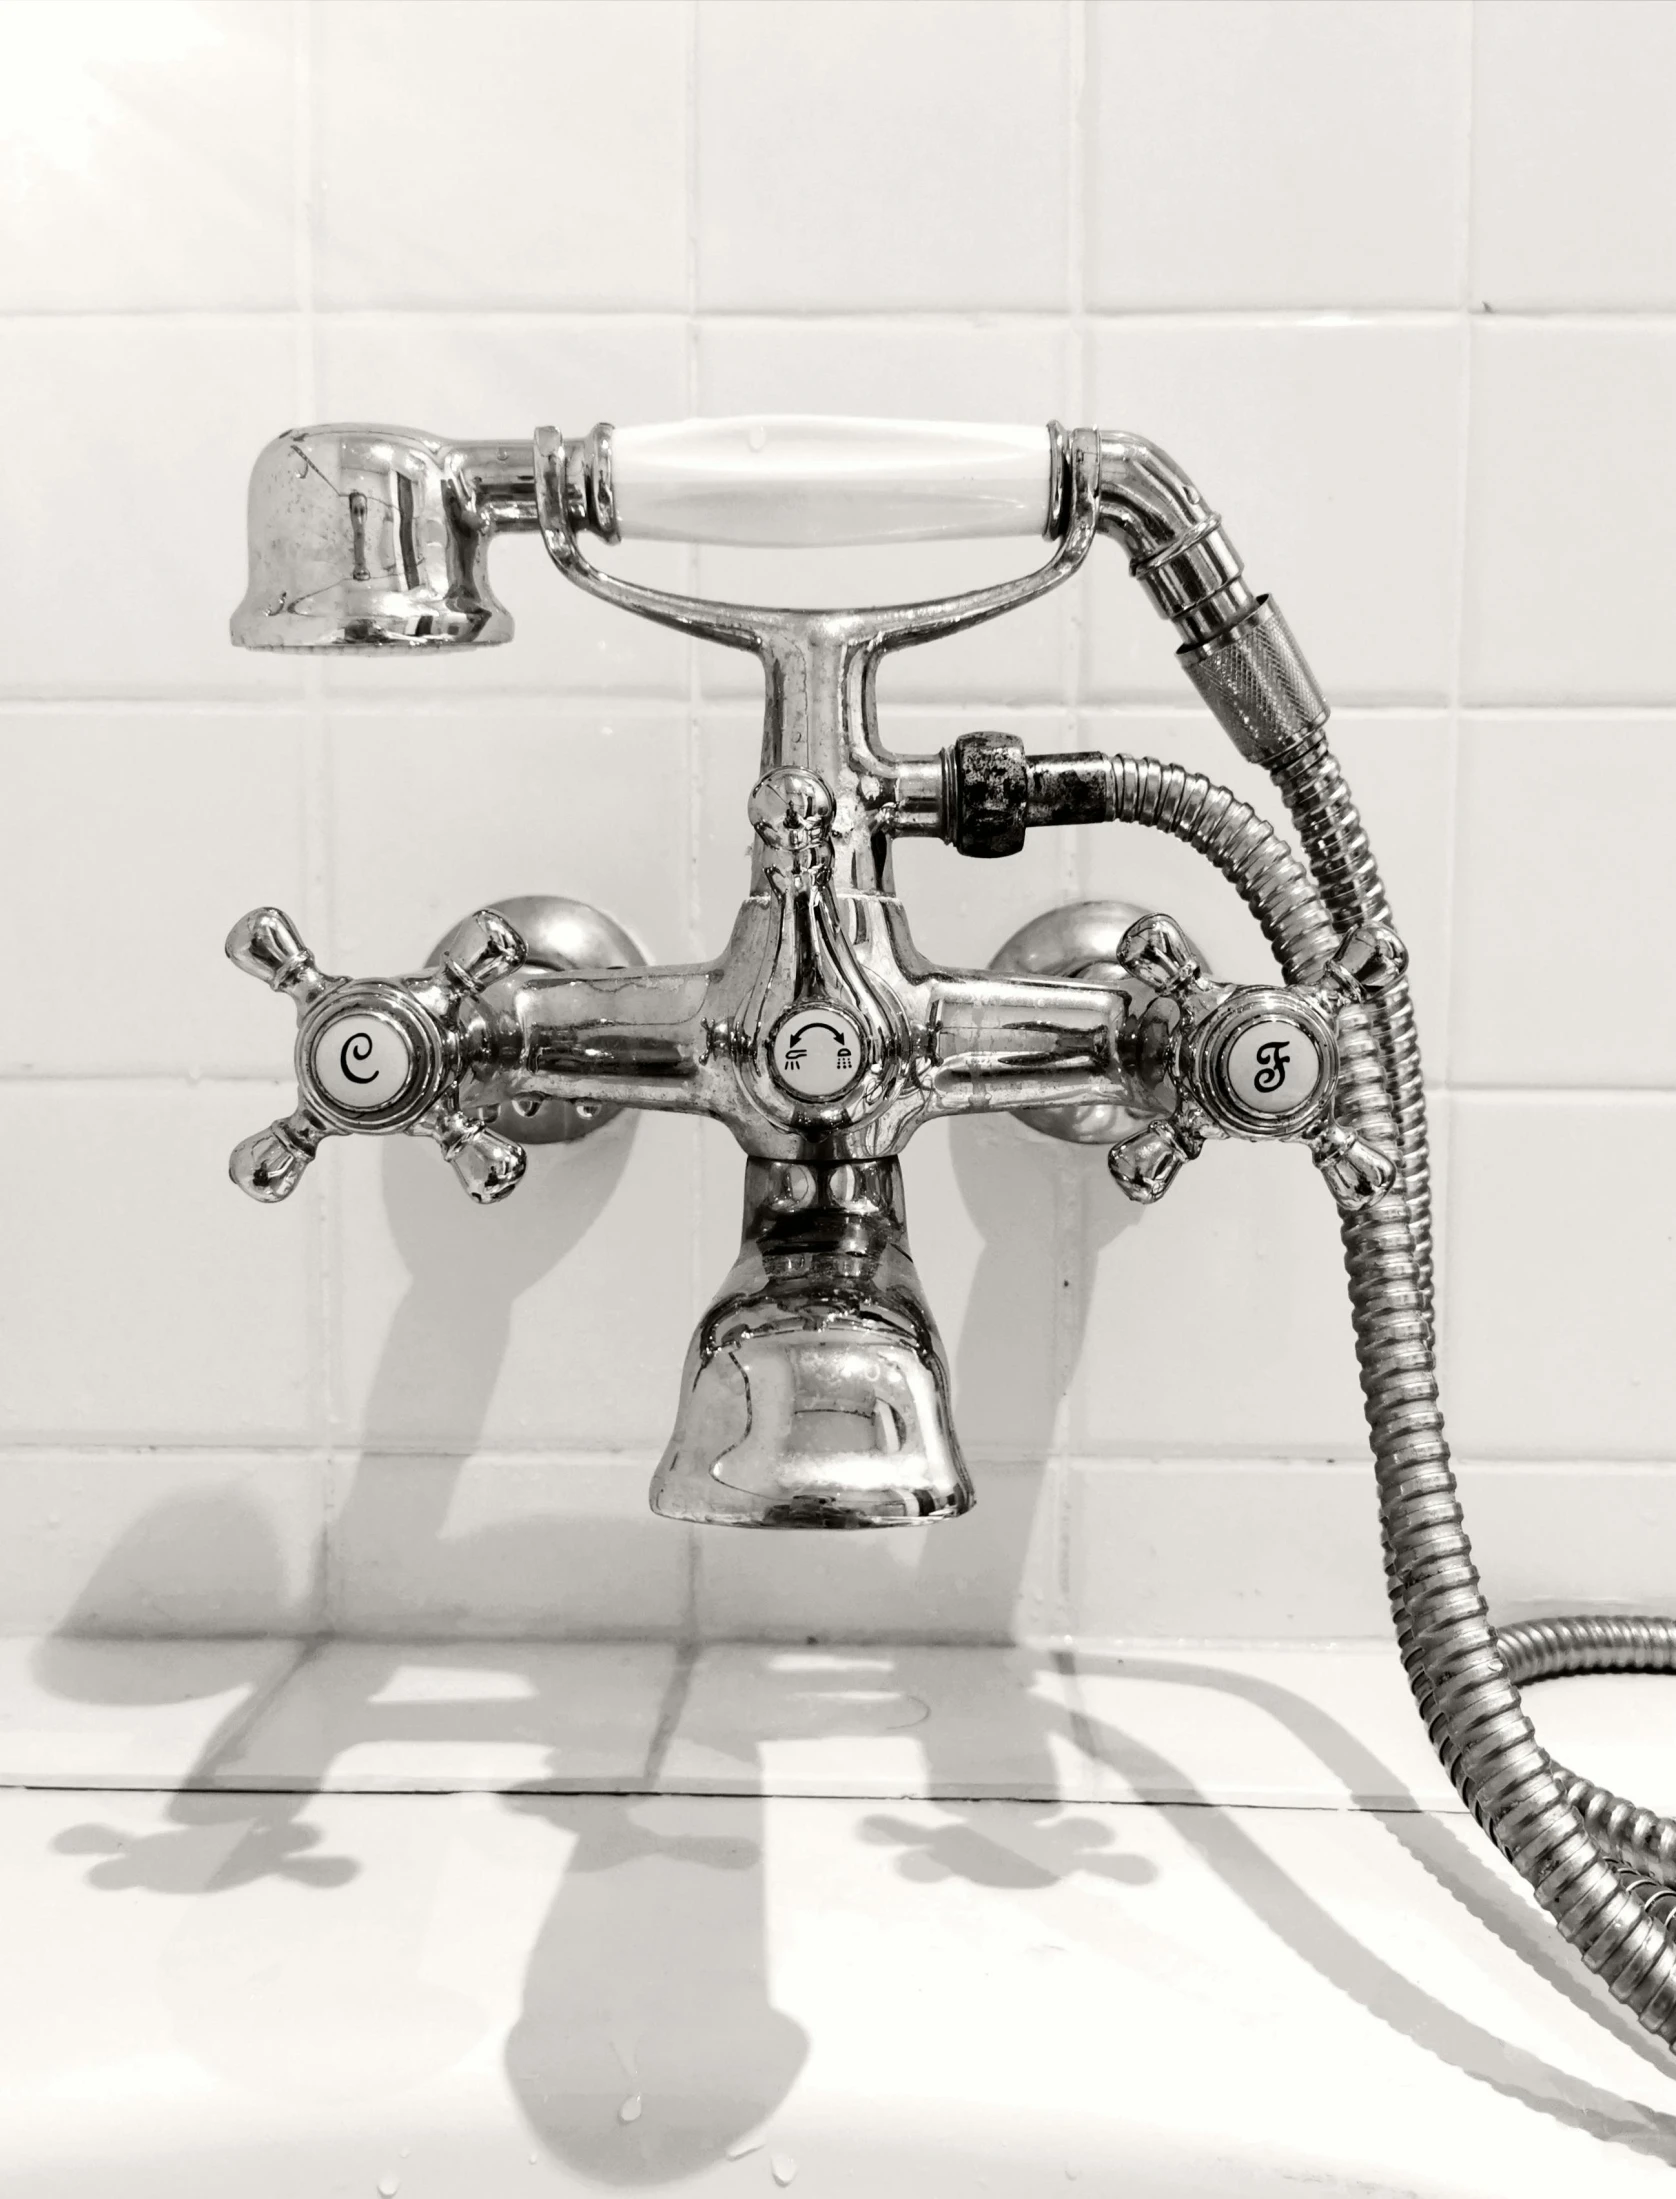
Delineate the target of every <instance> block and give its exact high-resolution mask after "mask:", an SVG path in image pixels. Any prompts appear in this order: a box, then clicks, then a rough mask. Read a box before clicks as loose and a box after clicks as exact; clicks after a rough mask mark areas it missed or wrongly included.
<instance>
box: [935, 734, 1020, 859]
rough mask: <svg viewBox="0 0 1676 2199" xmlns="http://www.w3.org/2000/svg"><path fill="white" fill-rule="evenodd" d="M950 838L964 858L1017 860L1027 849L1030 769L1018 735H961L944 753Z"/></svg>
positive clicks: (946, 810) (946, 804)
mask: <svg viewBox="0 0 1676 2199" xmlns="http://www.w3.org/2000/svg"><path fill="white" fill-rule="evenodd" d="M944 767H945V770H946V771H947V774H948V783H947V786H946V788H945V805H944V808H945V815H946V816H947V818H948V832H949V838H950V839H951V840H952V841H953V842H954V844H955V846H956V847H957V848H958V849H959V850H960V852H961V854H962V855H982V856H989V855H1016V854H1017V853H1018V851H1019V849H1020V848H1021V847H1023V845H1024V835H1025V830H1026V827H1027V824H1028V811H1029V803H1030V767H1029V765H1028V763H1027V762H1026V761H1025V755H1024V743H1023V742H1022V741H1021V740H1020V739H1019V737H1018V735H1017V734H1016V733H962V734H961V736H960V738H959V739H958V740H957V741H955V742H954V743H953V745H952V746H951V747H950V748H948V749H947V750H945V752H944Z"/></svg>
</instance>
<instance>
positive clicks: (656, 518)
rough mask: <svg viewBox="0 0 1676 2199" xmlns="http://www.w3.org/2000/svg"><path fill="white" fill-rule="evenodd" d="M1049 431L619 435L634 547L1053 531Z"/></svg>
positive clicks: (846, 429) (809, 422)
mask: <svg viewBox="0 0 1676 2199" xmlns="http://www.w3.org/2000/svg"><path fill="white" fill-rule="evenodd" d="M1053 461H1054V452H1053V439H1052V437H1051V436H1050V435H1049V432H1048V430H1047V428H1046V427H1023V428H1008V427H991V426H987V425H982V424H969V423H955V422H951V421H935V420H849V419H837V418H834V419H825V418H820V417H812V416H803V415H788V416H784V417H778V418H777V417H775V416H773V415H771V414H770V415H764V416H762V417H747V418H741V419H734V420H677V421H671V422H669V423H667V424H665V425H663V426H658V427H638V428H635V427H627V428H623V427H619V428H613V429H612V431H611V494H612V501H613V505H614V508H615V513H616V520H617V525H618V527H619V529H620V530H621V532H622V535H623V538H624V539H625V540H626V541H632V540H636V539H638V540H642V541H665V542H728V543H738V544H751V545H755V546H759V547H764V548H788V549H789V548H809V547H813V546H816V545H822V544H840V543H880V542H930V541H935V540H938V539H942V538H948V537H960V536H976V535H1016V536H1026V535H1036V536H1040V535H1042V534H1043V533H1044V532H1045V531H1046V527H1047V520H1048V510H1049V501H1050V494H1051V488H1052V482H1051V468H1052V464H1053Z"/></svg>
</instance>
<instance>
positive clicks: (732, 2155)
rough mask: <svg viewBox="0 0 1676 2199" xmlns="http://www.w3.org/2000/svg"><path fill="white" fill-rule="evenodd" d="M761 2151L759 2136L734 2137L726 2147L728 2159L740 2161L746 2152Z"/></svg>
mask: <svg viewBox="0 0 1676 2199" xmlns="http://www.w3.org/2000/svg"><path fill="white" fill-rule="evenodd" d="M761 2151H762V2140H761V2139H760V2138H735V2139H734V2141H733V2143H732V2145H730V2146H729V2147H728V2149H727V2157H728V2159H729V2160H730V2161H742V2160H744V2158H745V2156H746V2154H747V2153H760V2152H761Z"/></svg>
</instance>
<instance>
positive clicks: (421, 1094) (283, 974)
mask: <svg viewBox="0 0 1676 2199" xmlns="http://www.w3.org/2000/svg"><path fill="white" fill-rule="evenodd" d="M227 956H228V959H229V961H231V962H233V963H235V964H236V965H237V966H238V968H240V969H241V970H243V971H245V972H246V974H247V975H249V976H251V977H257V978H260V979H261V980H262V982H263V984H264V985H266V986H268V987H269V988H270V989H271V990H272V991H274V992H276V993H283V994H284V995H285V997H286V998H287V999H288V1000H290V1001H291V1003H292V1005H293V1006H294V1007H295V1008H296V1011H297V1048H296V1068H297V1105H296V1108H295V1110H294V1111H293V1112H292V1113H291V1114H289V1115H284V1116H282V1117H281V1118H280V1119H279V1120H278V1121H277V1122H274V1123H270V1124H269V1126H268V1128H267V1129H266V1130H258V1131H257V1132H256V1134H255V1136H254V1137H249V1138H246V1139H245V1140H244V1141H243V1142H242V1144H240V1145H237V1146H235V1147H234V1149H233V1157H232V1160H231V1161H230V1162H229V1164H228V1174H229V1175H230V1176H231V1177H232V1179H233V1181H234V1183H236V1184H237V1185H238V1187H239V1189H240V1190H241V1191H244V1192H247V1193H248V1194H249V1196H250V1197H251V1198H253V1199H260V1200H261V1201H262V1202H263V1204H264V1205H273V1204H275V1203H277V1201H279V1200H280V1199H288V1198H289V1197H290V1196H291V1193H292V1192H293V1191H295V1190H296V1188H297V1185H298V1183H299V1182H300V1180H301V1178H302V1173H303V1170H304V1169H305V1168H306V1167H307V1166H308V1164H309V1162H310V1161H311V1160H313V1158H314V1156H315V1154H316V1153H317V1152H318V1151H319V1150H320V1142H321V1140H322V1139H323V1138H328V1137H347V1136H349V1135H351V1134H352V1133H355V1132H365V1133H370V1134H372V1135H373V1136H387V1135H389V1134H390V1133H391V1132H394V1131H405V1132H408V1133H411V1134H412V1135H415V1136H423V1137H429V1138H434V1139H435V1140H436V1142H437V1144H438V1145H439V1146H440V1147H441V1148H442V1153H443V1157H444V1159H445V1160H446V1161H447V1162H448V1164H449V1166H450V1167H451V1168H452V1169H453V1171H454V1173H455V1175H456V1176H458V1178H459V1179H460V1182H461V1183H462V1184H463V1185H464V1187H465V1189H466V1192H467V1193H468V1195H469V1196H470V1197H471V1198H473V1199H475V1200H477V1201H478V1203H479V1204H480V1205H483V1206H491V1205H493V1204H494V1202H495V1201H496V1200H497V1199H503V1198H505V1196H506V1194H507V1193H508V1192H509V1191H510V1190H512V1188H513V1187H514V1185H515V1184H516V1183H517V1181H518V1179H519V1177H520V1176H522V1174H523V1173H524V1149H523V1147H522V1146H521V1145H515V1144H514V1143H513V1142H512V1140H511V1139H510V1138H504V1137H502V1136H501V1135H500V1133H499V1132H498V1131H495V1130H491V1129H489V1128H487V1127H486V1125H484V1124H483V1123H481V1122H479V1121H477V1120H475V1119H474V1118H473V1117H472V1116H470V1115H467V1114H465V1113H463V1112H462V1111H461V1108H460V1077H461V1074H462V1072H463V1070H464V1068H465V1067H466V1065H467V1059H468V1055H469V1051H470V1048H469V1044H468V1034H467V1032H466V1029H465V1025H466V1022H467V1020H468V1018H470V1017H471V1016H472V1011H473V1010H474V1008H475V1004H476V1001H477V997H478V995H479V993H480V992H481V991H482V988H483V987H484V986H486V985H490V984H493V983H494V981H495V980H496V979H497V978H500V977H504V976H505V975H506V974H507V973H508V971H510V970H514V969H516V968H517V967H518V966H519V965H520V964H521V963H522V962H523V960H524V959H525V950H524V942H523V940H522V939H521V938H520V937H519V936H518V934H517V932H516V931H514V930H513V928H512V926H511V925H510V924H509V923H508V922H507V921H506V919H505V917H503V916H501V915H500V914H499V913H498V912H497V911H496V910H494V909H480V910H478V912H477V914H476V915H475V916H474V917H473V918H471V919H470V920H469V924H468V926H467V927H464V928H463V930H462V931H461V932H457V933H456V934H455V935H454V937H453V941H452V951H451V952H450V953H449V954H448V955H447V956H446V957H445V958H444V959H443V961H441V962H440V963H438V964H437V966H436V967H435V968H433V969H428V970H422V971H421V972H420V973H419V974H418V975H417V976H416V977H411V978H405V979H396V980H390V979H382V978H381V979H368V980H356V979H354V978H347V977H327V976H326V975H325V974H324V973H323V972H322V971H321V969H320V968H319V966H318V965H317V964H316V962H315V959H314V957H313V955H312V954H311V953H310V952H309V950H308V948H307V947H306V946H305V945H304V944H303V941H302V938H301V936H300V934H299V933H298V931H297V927H296V926H295V925H294V924H293V923H292V921H291V919H290V918H289V917H288V916H287V915H286V914H285V912H284V910H283V909H272V908H267V909H252V910H251V912H250V914H249V915H248V916H241V917H240V918H239V921H238V922H237V923H236V924H235V925H234V926H233V928H232V930H231V931H230V932H229V933H228V935H227Z"/></svg>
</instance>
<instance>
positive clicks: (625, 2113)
mask: <svg viewBox="0 0 1676 2199" xmlns="http://www.w3.org/2000/svg"><path fill="white" fill-rule="evenodd" d="M642 2105H643V2103H642V2101H641V2098H640V2095H639V2093H638V2092H631V2093H630V2094H629V2096H628V2098H627V2099H626V2100H625V2101H624V2102H623V2104H622V2106H621V2107H620V2108H618V2110H617V2120H618V2122H620V2123H637V2122H639V2120H640V2110H641V2107H642Z"/></svg>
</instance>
